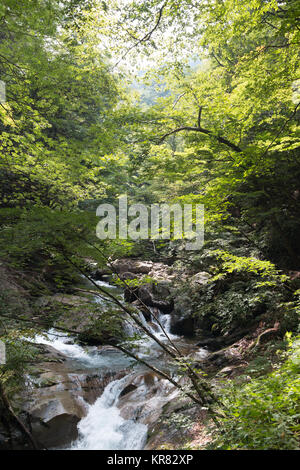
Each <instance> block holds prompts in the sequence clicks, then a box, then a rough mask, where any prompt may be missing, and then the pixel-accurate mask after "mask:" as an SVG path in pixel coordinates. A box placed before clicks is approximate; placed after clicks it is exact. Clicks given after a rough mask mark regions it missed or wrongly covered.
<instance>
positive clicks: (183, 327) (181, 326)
mask: <svg viewBox="0 0 300 470" xmlns="http://www.w3.org/2000/svg"><path fill="white" fill-rule="evenodd" d="M194 327H195V322H194V319H193V318H191V317H188V318H180V319H176V318H173V317H172V320H171V333H172V334H173V335H178V336H194Z"/></svg>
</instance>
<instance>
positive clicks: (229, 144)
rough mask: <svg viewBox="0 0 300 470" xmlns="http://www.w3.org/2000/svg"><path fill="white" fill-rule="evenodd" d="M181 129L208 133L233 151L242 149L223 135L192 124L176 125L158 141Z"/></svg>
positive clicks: (239, 151)
mask: <svg viewBox="0 0 300 470" xmlns="http://www.w3.org/2000/svg"><path fill="white" fill-rule="evenodd" d="M182 131H189V132H200V133H201V134H205V135H209V136H211V137H214V138H215V139H216V140H217V141H218V142H220V144H224V145H227V147H229V148H231V149H232V150H234V151H235V152H238V153H241V152H242V149H241V148H240V147H238V146H237V145H235V144H234V143H233V142H230V141H229V140H228V139H225V137H220V136H217V135H215V134H214V133H213V132H212V131H210V130H208V129H203V128H202V127H200V126H199V127H192V126H182V127H178V128H177V129H174V130H173V131H170V132H167V133H166V134H165V135H163V136H162V137H161V139H160V141H159V142H160V143H161V142H163V141H164V140H165V139H166V138H167V137H169V136H170V135H172V134H177V133H178V132H182Z"/></svg>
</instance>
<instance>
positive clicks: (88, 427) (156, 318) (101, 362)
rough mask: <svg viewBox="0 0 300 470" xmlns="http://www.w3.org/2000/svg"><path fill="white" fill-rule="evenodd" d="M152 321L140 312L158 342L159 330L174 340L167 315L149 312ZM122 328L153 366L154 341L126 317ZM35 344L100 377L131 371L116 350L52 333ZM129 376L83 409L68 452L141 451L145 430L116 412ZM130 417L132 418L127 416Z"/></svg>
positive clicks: (129, 362) (157, 355)
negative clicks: (42, 345) (104, 348)
mask: <svg viewBox="0 0 300 470" xmlns="http://www.w3.org/2000/svg"><path fill="white" fill-rule="evenodd" d="M97 283H98V284H100V285H101V287H103V288H105V289H115V287H114V286H111V285H110V284H107V283H104V282H102V281H97ZM95 301H96V302H97V303H100V304H101V305H103V308H105V304H106V301H105V300H103V299H101V298H99V297H98V296H95ZM150 310H151V312H152V321H151V322H149V323H147V321H146V320H145V317H144V315H143V314H142V312H138V313H137V315H138V319H139V321H140V322H141V323H142V324H143V325H144V326H145V327H146V328H147V329H148V330H150V331H151V333H152V334H153V335H154V336H156V337H157V338H158V339H159V340H160V341H167V339H166V337H165V335H164V333H163V331H162V328H161V326H160V325H159V323H160V324H161V325H162V326H163V328H164V329H165V330H166V332H167V333H168V335H170V337H171V338H172V339H175V338H178V337H175V336H174V335H171V334H170V322H171V315H164V314H162V313H161V312H160V311H159V310H157V309H152V308H150ZM124 318H125V322H124V328H125V331H126V333H127V335H128V336H134V335H135V334H138V335H140V340H138V341H137V346H138V349H137V351H136V353H137V354H138V356H140V357H145V358H147V359H149V357H150V361H151V362H153V361H155V360H156V359H157V358H160V357H161V356H162V355H163V354H164V352H163V350H162V348H161V347H160V346H159V345H157V343H156V342H155V340H153V339H151V338H149V337H147V336H146V335H145V333H144V332H143V330H142V329H141V328H139V327H138V326H137V325H135V324H134V322H133V321H132V320H131V319H130V317H129V316H128V317H127V318H126V316H124ZM35 341H36V342H38V343H42V344H46V345H50V346H52V347H54V348H55V349H57V350H58V351H59V352H61V353H63V354H65V355H66V356H67V357H68V358H70V359H72V361H75V362H78V363H79V364H80V365H81V366H83V367H85V368H94V369H95V370H97V373H98V374H99V375H100V374H101V372H103V371H105V370H106V371H112V370H115V371H121V370H125V369H127V368H128V367H129V366H130V367H131V368H132V360H130V359H128V358H127V357H126V356H124V355H123V354H121V353H120V352H118V351H117V350H109V351H105V350H104V351H103V352H102V351H101V350H100V351H99V350H98V349H97V348H96V347H87V348H83V347H81V346H80V345H78V344H76V343H75V342H74V339H73V338H72V337H70V336H66V335H65V334H63V333H60V332H57V331H55V330H50V331H49V332H48V334H47V335H44V336H38V337H36V339H35ZM132 378H133V375H132V373H130V374H129V375H127V376H126V377H123V378H122V379H119V380H114V381H113V382H110V383H109V384H108V385H107V386H106V388H105V389H104V391H103V393H102V395H101V396H100V397H99V398H98V399H97V400H96V402H95V403H94V404H93V405H88V404H86V406H87V414H86V416H85V417H84V418H82V419H81V421H80V422H79V423H78V433H79V437H78V439H77V440H76V441H75V442H73V444H72V446H71V449H72V450H73V449H74V450H75V449H89V450H135V449H142V448H143V447H144V445H145V443H146V437H147V426H146V425H145V424H142V423H139V422H137V421H135V420H134V419H124V418H123V417H122V416H121V411H120V409H119V408H118V403H119V398H120V394H121V392H122V391H123V390H124V388H125V387H126V386H127V385H129V384H130V382H131V380H132ZM131 416H132V415H131Z"/></svg>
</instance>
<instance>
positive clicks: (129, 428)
mask: <svg viewBox="0 0 300 470" xmlns="http://www.w3.org/2000/svg"><path fill="white" fill-rule="evenodd" d="M126 382H128V376H127V377H125V378H123V379H120V380H115V381H113V382H111V383H110V384H108V385H107V387H106V388H105V390H104V392H103V394H102V395H101V397H100V398H98V400H97V401H96V402H95V403H94V404H93V405H91V406H90V408H89V410H88V414H87V416H86V417H85V418H83V419H82V420H81V421H80V423H79V425H78V431H79V439H78V440H77V441H76V442H75V443H74V444H73V446H72V448H71V449H73V450H74V449H82V450H131V449H135V450H139V449H142V448H143V446H144V444H145V442H146V437H147V426H146V425H144V424H141V423H136V422H135V421H133V420H125V419H123V418H122V416H121V414H120V410H119V409H118V408H117V402H118V398H119V395H120V393H121V391H122V390H123V389H124V387H125V386H126Z"/></svg>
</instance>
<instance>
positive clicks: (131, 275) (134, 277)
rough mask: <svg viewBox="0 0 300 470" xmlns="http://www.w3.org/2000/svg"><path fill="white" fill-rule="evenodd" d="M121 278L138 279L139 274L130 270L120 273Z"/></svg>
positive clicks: (124, 279)
mask: <svg viewBox="0 0 300 470" xmlns="http://www.w3.org/2000/svg"><path fill="white" fill-rule="evenodd" d="M120 279H122V280H123V281H126V280H133V279H137V275H136V274H134V273H130V272H127V271H126V272H125V273H121V274H120Z"/></svg>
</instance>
